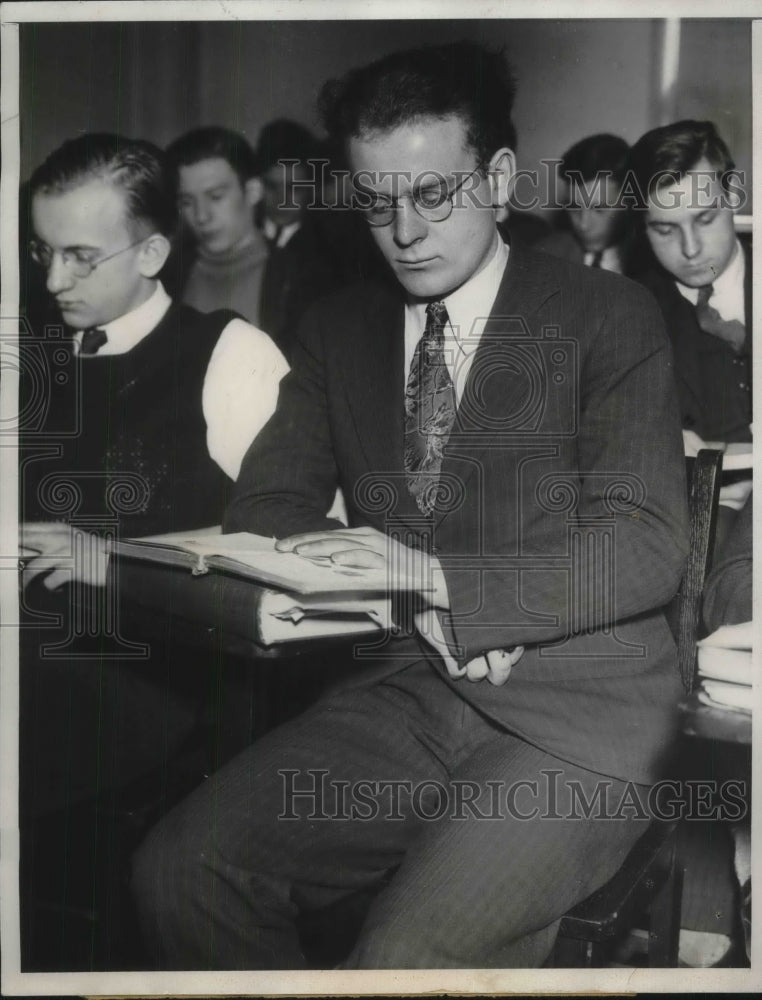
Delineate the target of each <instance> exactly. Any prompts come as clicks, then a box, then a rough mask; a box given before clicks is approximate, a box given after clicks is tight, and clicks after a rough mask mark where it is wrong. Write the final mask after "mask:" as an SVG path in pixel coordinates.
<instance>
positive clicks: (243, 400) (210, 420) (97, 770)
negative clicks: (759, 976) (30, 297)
mask: <svg viewBox="0 0 762 1000" xmlns="http://www.w3.org/2000/svg"><path fill="white" fill-rule="evenodd" d="M30 197H31V202H30V203H31V217H32V225H33V229H34V239H33V241H32V244H31V247H30V252H31V256H32V257H33V259H34V260H35V261H36V262H37V263H38V264H39V265H40V266H41V267H42V268H43V269H44V270H45V274H46V284H47V289H48V291H49V292H50V294H51V296H52V297H53V298H54V299H55V303H56V305H57V308H58V311H59V312H60V316H61V319H62V320H63V324H64V325H65V328H66V332H64V329H63V328H62V327H61V326H60V325H59V326H57V327H56V328H54V329H52V330H51V329H48V330H45V331H39V330H38V331H35V334H36V337H37V338H38V339H37V341H34V340H30V341H28V342H23V343H22V350H25V351H26V352H27V353H26V354H25V355H24V356H25V357H27V358H29V359H30V361H31V360H33V359H34V357H35V352H37V353H39V351H40V350H42V351H47V352H48V362H49V365H50V371H51V372H52V375H51V377H50V378H49V379H48V380H47V381H46V382H45V383H44V384H42V385H36V384H35V383H34V382H33V380H32V377H31V376H32V375H33V374H34V367H33V366H32V365H31V364H30V367H29V369H28V371H27V372H26V374H28V375H29V376H30V377H29V379H28V380H27V379H22V385H25V386H30V387H31V390H32V391H37V393H38V394H39V393H40V392H41V393H42V398H39V399H36V400H35V399H29V400H26V401H25V402H24V403H22V406H21V409H20V412H21V414H22V424H21V428H20V445H21V464H20V474H19V485H20V492H21V503H20V507H21V516H22V526H21V538H22V545H23V546H24V551H25V554H26V557H27V561H26V565H25V569H24V573H23V584H24V606H25V608H26V609H27V611H28V612H29V617H28V618H27V619H25V622H24V627H23V628H22V630H21V640H22V657H21V677H22V684H21V687H22V735H23V737H24V740H23V744H22V746H23V752H22V763H23V764H24V766H25V767H26V768H27V771H26V772H25V773H27V774H28V775H29V781H28V782H27V783H25V784H23V785H22V792H23V793H24V794H23V797H22V798H23V805H24V807H25V809H26V808H28V809H29V810H31V811H32V812H35V813H39V812H42V811H46V810H50V809H55V808H58V807H60V805H61V804H62V802H63V801H68V802H71V801H77V800H79V799H81V798H86V797H88V796H90V795H92V794H94V793H95V792H98V791H102V790H103V788H105V787H108V786H109V783H110V782H111V781H112V780H113V782H115V783H122V782H124V781H128V780H131V779H133V778H134V777H136V776H137V775H139V774H141V773H142V772H143V771H145V770H146V769H147V768H153V767H157V766H159V765H160V764H161V762H162V760H164V758H165V756H166V754H167V753H171V752H172V747H173V744H175V743H177V742H180V741H181V740H182V737H183V736H184V734H185V732H186V731H187V728H188V725H187V716H188V709H187V708H186V707H183V706H182V705H180V704H179V703H178V702H177V699H176V697H175V694H174V693H173V692H172V691H170V690H163V689H162V686H161V684H160V683H158V675H157V674H156V671H155V669H154V671H153V675H152V674H151V672H150V670H149V671H147V670H146V664H140V663H139V662H135V661H134V660H133V661H131V662H130V661H129V660H124V661H123V660H121V659H120V657H119V649H120V642H119V639H118V636H115V635H114V630H115V629H116V631H118V626H116V625H115V623H114V622H113V621H112V620H111V619H110V617H109V616H108V615H107V614H106V612H105V610H104V609H105V604H103V584H104V583H105V579H106V569H107V552H106V543H105V539H104V537H103V536H104V535H113V534H114V533H115V532H117V531H118V532H119V533H121V535H122V536H129V535H132V536H134V535H150V534H154V533H158V532H166V531H173V530H176V531H179V530H183V529H186V528H188V529H190V528H198V527H204V526H209V525H212V524H215V523H219V521H220V520H221V518H222V514H223V512H224V509H225V504H226V500H227V497H228V494H229V489H230V486H232V482H233V480H234V479H235V477H236V476H237V474H238V470H239V466H240V462H241V458H242V456H243V454H244V452H245V450H246V448H247V447H248V445H249V444H250V442H251V440H252V439H253V438H254V436H255V435H256V433H257V432H258V431H259V430H260V429H261V427H262V425H263V424H264V423H265V421H266V420H267V419H268V417H269V416H270V414H271V413H272V411H273V410H274V408H275V403H276V400H277V395H278V384H279V380H280V378H281V376H282V375H283V374H284V373H285V371H286V370H287V365H286V363H285V361H284V359H283V357H282V355H281V354H280V352H279V351H278V349H277V348H276V347H275V345H274V344H273V343H272V341H271V340H270V339H269V338H268V337H267V336H266V335H265V334H264V333H262V332H261V331H260V330H257V329H255V328H254V327H252V326H250V325H249V324H248V323H246V322H244V321H243V320H242V319H240V318H239V317H237V316H236V315H235V314H234V313H231V312H216V313H211V314H209V315H204V314H202V313H199V312H197V311H195V310H194V309H191V308H189V307H188V306H185V305H179V304H176V303H173V302H172V301H171V299H170V298H169V296H168V295H167V293H166V291H165V290H164V287H163V285H162V283H161V280H160V278H159V274H160V272H161V270H162V267H163V265H164V263H165V261H166V259H167V256H168V254H169V250H170V238H171V236H172V234H173V231H174V227H175V218H176V212H175V206H174V201H173V199H172V197H171V193H170V186H169V183H168V178H167V176H166V170H165V166H164V161H163V155H162V153H161V152H160V150H158V149H157V148H156V147H155V146H153V145H152V144H150V143H148V142H143V141H138V140H132V139H128V138H124V137H121V136H117V135H107V134H103V135H101V134H88V135H83V136H80V137H79V138H77V139H73V140H71V141H69V142H66V143H64V144H63V145H62V146H61V147H60V148H58V149H57V150H55V151H54V152H53V153H51V155H50V156H49V157H48V158H47V160H46V161H45V162H44V163H43V164H42V165H41V166H40V167H38V169H37V170H36V171H35V172H34V174H33V176H32V178H31V181H30ZM38 345H39V346H38ZM24 374H25V372H24V371H23V370H22V375H24ZM40 414H42V416H41V417H39V419H38V416H39V415H40ZM25 415H27V416H26V419H25ZM75 591H76V593H77V595H78V596H77V602H78V603H81V604H83V605H84V606H85V607H87V608H89V609H91V610H92V614H93V615H96V618H97V621H96V623H95V624H93V621H92V620H91V617H89V615H90V612H88V613H87V614H88V617H87V618H86V620H87V623H88V625H87V629H86V631H87V632H88V633H89V634H88V635H79V634H76V635H75V634H74V632H73V631H72V630H73V629H74V622H75V621H76V620H78V616H79V615H82V614H83V612H82V611H81V610H79V611H78V610H77V609H76V607H75V604H74V594H75ZM97 609H100V611H98V610H97ZM51 610H54V611H55V612H56V613H58V614H60V615H61V619H60V620H61V624H60V627H59V628H55V629H52V630H51V629H50V628H39V627H36V617H35V615H36V614H39V612H41V611H46V612H50V611H51ZM83 620H85V619H83ZM109 630H110V631H111V634H110V635H106V633H107V632H109ZM75 631H76V630H75ZM56 642H59V643H60V642H64V645H66V642H68V643H69V645H67V646H66V649H67V656H66V660H65V662H64V661H62V660H61V658H60V650H59V655H58V658H56V653H55V650H54V649H53V647H54V646H55V644H56ZM111 643H113V644H114V646H115V648H112V646H111V645H110V644H111ZM46 650H47V652H46ZM51 650H52V652H51ZM80 654H81V656H80ZM107 654H109V656H110V660H108V657H107V660H108V662H107V660H104V661H103V662H104V670H103V675H102V676H101V672H100V670H99V669H97V668H96V666H95V665H94V663H93V662H92V658H93V656H94V657H95V659H96V660H98V657H100V656H106V655H107ZM98 662H100V661H98ZM71 699H74V703H75V704H76V705H77V713H76V715H75V718H76V723H75V724H74V725H72V722H71V719H70V718H69V717H68V715H67V713H66V712H65V711H63V706H65V705H66V704H67V703H68V702H69V701H70V700H71ZM173 708H175V709H177V711H176V713H175V714H174V715H173V711H172V710H173ZM99 719H107V720H108V722H107V724H106V725H101V723H100V722H99V721H98V720H99ZM173 720H174V721H173ZM175 722H176V723H177V724H175ZM96 731H98V732H100V736H98V737H96V736H95V733H96ZM101 739H102V740H103V741H105V742H104V743H99V742H98V740H101ZM109 747H110V748H111V749H110V750H109V749H108V748H109ZM107 763H108V767H107V766H106V764H107ZM112 767H113V772H112V771H111V770H110V769H111V768H112ZM32 774H33V775H34V779H32V777H31V776H32ZM32 792H33V794H32ZM27 794H28V795H29V796H30V801H27Z"/></svg>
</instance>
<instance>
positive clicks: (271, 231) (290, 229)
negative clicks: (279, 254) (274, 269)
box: [263, 218, 301, 249]
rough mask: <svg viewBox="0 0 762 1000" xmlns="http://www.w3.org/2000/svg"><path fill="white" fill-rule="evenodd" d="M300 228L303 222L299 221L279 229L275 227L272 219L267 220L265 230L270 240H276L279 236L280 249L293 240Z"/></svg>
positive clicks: (278, 244)
mask: <svg viewBox="0 0 762 1000" xmlns="http://www.w3.org/2000/svg"><path fill="white" fill-rule="evenodd" d="M300 226H301V222H300V221H299V220H298V219H297V221H296V222H289V224H288V225H287V226H280V227H279V226H276V225H275V223H274V222H273V221H272V219H267V218H266V219H265V223H264V226H263V229H264V233H265V236H266V237H267V239H268V240H273V239H275V236H276V234H277V236H278V240H277V243H276V246H277V247H278V248H279V249H280V248H281V247H284V246H285V245H286V244H287V243H288V241H289V240H290V239H291V237H292V236H293V235H294V233H295V232H296V231H297V230H298V229H299V227H300Z"/></svg>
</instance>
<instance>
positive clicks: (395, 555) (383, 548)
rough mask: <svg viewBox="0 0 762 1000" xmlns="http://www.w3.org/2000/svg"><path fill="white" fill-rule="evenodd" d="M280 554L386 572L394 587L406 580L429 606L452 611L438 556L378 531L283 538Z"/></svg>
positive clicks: (278, 544)
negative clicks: (291, 553) (292, 554)
mask: <svg viewBox="0 0 762 1000" xmlns="http://www.w3.org/2000/svg"><path fill="white" fill-rule="evenodd" d="M275 548H276V549H277V550H278V551H279V552H295V553H296V554H297V555H299V556H302V557H303V558H304V559H309V560H310V561H311V562H316V563H318V564H319V563H333V564H335V565H337V566H346V567H347V568H350V569H351V568H355V569H374V570H381V569H386V571H387V574H388V578H389V582H390V585H391V586H392V587H394V581H395V580H400V579H404V580H407V581H410V583H411V587H412V589H413V590H416V591H418V592H420V593H421V594H423V595H424V596H425V597H426V599H427V601H428V602H429V604H431V605H433V606H434V607H437V608H448V607H449V606H450V601H449V598H448V596H447V584H446V583H445V578H444V573H443V572H442V570H441V567H440V565H439V560H438V559H437V558H436V556H432V555H430V554H429V553H427V552H424V551H423V550H421V549H412V548H409V547H408V546H407V545H403V544H402V543H401V542H398V541H396V540H395V539H393V538H391V537H390V536H389V535H386V534H384V532H382V531H377V530H376V529H375V528H337V529H336V530H335V531H314V532H310V533H308V534H304V535H292V536H291V537H290V538H281V539H280V540H279V541H278V542H276V544H275Z"/></svg>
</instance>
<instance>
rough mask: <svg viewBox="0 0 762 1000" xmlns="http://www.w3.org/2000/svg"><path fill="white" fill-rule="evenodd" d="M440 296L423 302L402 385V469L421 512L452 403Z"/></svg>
mask: <svg viewBox="0 0 762 1000" xmlns="http://www.w3.org/2000/svg"><path fill="white" fill-rule="evenodd" d="M447 322H448V316H447V307H446V306H445V304H444V302H430V303H429V304H428V305H427V306H426V329H425V330H424V331H423V336H422V337H421V339H420V340H419V341H418V345H417V347H416V349H415V355H414V357H413V363H412V364H411V366H410V375H409V376H408V380H407V386H406V388H405V442H404V444H405V448H404V455H405V472H406V474H407V487H408V489H409V490H410V493H411V494H412V495H413V496H414V497H415V502H416V503H417V504H418V509H419V510H420V511H421V513H422V514H431V513H432V512H433V510H434V505H435V500H436V494H437V483H438V481H439V473H440V470H441V468H442V451H443V449H444V446H445V445H446V444H447V439H448V437H449V436H450V431H451V430H452V425H453V421H454V420H455V410H456V407H457V404H456V400H455V389H454V387H453V384H452V379H451V378H450V372H449V371H448V369H447V365H446V364H445V357H444V328H445V326H446V325H447Z"/></svg>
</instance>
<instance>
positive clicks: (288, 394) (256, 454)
mask: <svg viewBox="0 0 762 1000" xmlns="http://www.w3.org/2000/svg"><path fill="white" fill-rule="evenodd" d="M337 479H338V476H337V470H336V461H335V458H334V453H333V447H332V444H331V435H330V427H329V420H328V399H327V388H326V382H325V364H324V358H323V351H322V338H321V330H320V328H319V324H318V321H317V318H316V313H315V312H314V311H310V312H309V313H308V314H307V316H306V317H305V319H304V321H303V323H302V325H301V329H300V332H299V335H298V338H297V343H296V347H295V350H294V356H293V364H292V369H291V371H290V372H289V373H288V374H287V375H286V376H285V377H284V378H283V379H282V381H281V383H280V392H279V396H278V405H277V407H276V410H275V413H274V414H273V416H272V417H271V418H270V420H269V421H268V422H267V423H266V424H265V426H264V428H263V429H262V431H261V432H260V434H259V435H258V436H257V438H256V439H255V440H254V441H253V442H252V444H251V446H250V447H249V449H248V451H247V452H246V455H245V456H244V459H243V462H242V464H241V471H240V474H239V476H238V481H237V483H236V487H235V490H234V492H233V498H232V501H231V503H230V505H229V507H228V509H227V511H226V514H225V518H224V520H223V531H225V532H234V531H251V532H254V533H255V534H260V535H269V536H274V537H276V538H284V537H286V536H288V535H293V534H298V533H300V532H305V531H322V530H326V529H332V528H337V527H342V524H341V522H340V521H338V520H335V519H333V518H330V517H328V516H327V515H328V511H329V509H330V508H331V505H332V504H333V502H334V498H335V496H336V488H337Z"/></svg>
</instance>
